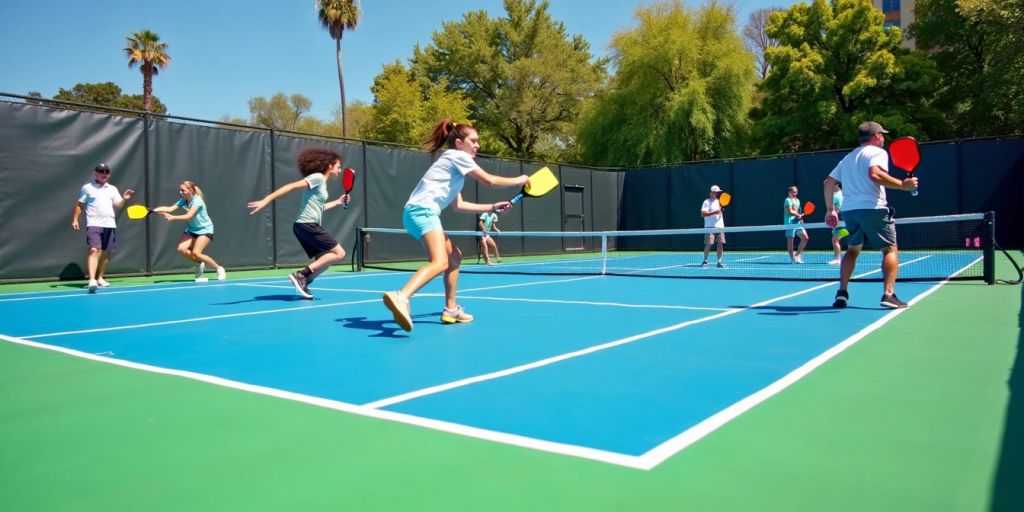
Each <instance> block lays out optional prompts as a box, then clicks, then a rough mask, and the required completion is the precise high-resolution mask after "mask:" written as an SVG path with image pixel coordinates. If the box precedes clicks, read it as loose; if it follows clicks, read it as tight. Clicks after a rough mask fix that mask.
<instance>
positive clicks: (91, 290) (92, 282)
mask: <svg viewBox="0 0 1024 512" xmlns="http://www.w3.org/2000/svg"><path fill="white" fill-rule="evenodd" d="M97 286H99V283H97V282H96V280H95V279H90V280H89V293H96V287H97Z"/></svg>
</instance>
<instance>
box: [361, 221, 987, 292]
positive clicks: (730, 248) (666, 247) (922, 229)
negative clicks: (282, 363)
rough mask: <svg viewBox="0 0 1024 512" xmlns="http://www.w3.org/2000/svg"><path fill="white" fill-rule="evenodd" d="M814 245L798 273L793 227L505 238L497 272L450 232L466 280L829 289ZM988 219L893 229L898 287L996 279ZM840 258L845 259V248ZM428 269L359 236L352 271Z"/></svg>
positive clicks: (366, 232)
mask: <svg viewBox="0 0 1024 512" xmlns="http://www.w3.org/2000/svg"><path fill="white" fill-rule="evenodd" d="M800 226H802V227H803V228H804V229H806V230H807V233H808V235H809V237H810V244H809V245H808V248H807V250H805V252H804V253H803V254H802V257H801V259H802V261H803V263H802V264H800V263H794V262H793V261H792V259H791V258H790V256H789V255H788V253H787V251H786V236H787V234H789V231H790V230H792V229H793V228H794V226H793V225H777V226H742V227H726V228H720V229H704V228H699V229H659V230H643V231H503V232H501V233H492V236H493V237H494V239H495V241H496V242H497V244H498V247H499V251H500V254H501V262H500V263H497V261H498V258H497V257H496V256H494V255H492V258H491V259H492V262H494V264H492V265H486V264H485V263H484V260H483V258H481V257H480V253H481V248H480V245H479V237H480V235H481V233H479V232H476V231H446V234H447V235H448V237H449V238H450V239H451V241H452V243H454V244H455V245H456V246H457V247H459V249H460V250H461V251H462V253H463V262H462V270H461V271H462V272H463V273H506V274H551V275H617V276H642V277H670V278H701V279H704V278H707V279H750V280H794V281H831V280H836V279H838V276H839V265H837V264H834V263H830V261H832V260H833V259H834V254H833V250H832V247H831V239H832V235H833V230H832V228H829V227H827V226H826V225H825V224H824V223H814V224H802V225H800ZM993 226H994V214H993V213H991V212H990V213H986V214H964V215H945V216H935V217H915V218H904V219H896V231H897V244H898V248H899V258H900V271H899V279H900V280H903V281H909V280H916V281H933V280H943V279H957V280H970V279H976V280H985V281H988V282H992V280H993V279H994V277H993V275H994V263H993V261H994V257H995V256H994V249H993V238H994V237H993V232H994V230H993ZM714 233H724V234H725V237H726V244H725V246H724V247H725V252H724V258H723V261H722V263H723V267H722V268H719V267H718V266H717V258H716V246H715V245H714V244H712V246H711V248H710V251H709V254H708V259H707V265H704V261H705V259H704V246H705V242H706V241H707V240H708V237H709V235H711V234H714ZM842 248H843V250H844V252H845V249H846V240H845V239H844V240H843V243H842ZM425 261H426V254H425V251H424V249H423V247H422V246H421V245H420V243H419V242H418V241H416V240H414V239H413V238H412V237H411V236H409V234H408V233H406V232H405V230H404V229H389V228H359V233H358V234H357V243H356V250H355V256H354V264H355V266H356V267H357V268H366V269H385V270H404V271H411V270H415V269H416V268H418V267H419V266H421V265H423V264H424V263H425ZM880 264H881V254H880V252H879V251H878V250H877V249H875V248H873V247H871V246H870V244H865V246H864V249H863V251H862V252H861V254H860V257H859V258H858V259H857V266H856V270H855V272H854V280H857V281H879V280H881V279H882V273H881V270H880Z"/></svg>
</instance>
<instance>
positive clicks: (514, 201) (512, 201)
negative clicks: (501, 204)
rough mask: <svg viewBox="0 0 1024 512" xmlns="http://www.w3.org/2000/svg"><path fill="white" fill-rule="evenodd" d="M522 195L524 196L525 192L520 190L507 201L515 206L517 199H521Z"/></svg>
mask: <svg viewBox="0 0 1024 512" xmlns="http://www.w3.org/2000/svg"><path fill="white" fill-rule="evenodd" d="M524 196H525V192H520V193H518V194H516V196H515V197H513V198H512V200H511V201H509V202H510V203H512V206H515V204H516V203H518V202H519V201H522V200H523V197H524Z"/></svg>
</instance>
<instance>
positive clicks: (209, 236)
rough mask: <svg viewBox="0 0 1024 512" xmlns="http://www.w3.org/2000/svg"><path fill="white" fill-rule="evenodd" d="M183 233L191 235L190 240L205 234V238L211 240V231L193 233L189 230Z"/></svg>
mask: <svg viewBox="0 0 1024 512" xmlns="http://www.w3.org/2000/svg"><path fill="white" fill-rule="evenodd" d="M185 234H186V235H188V236H190V237H192V240H195V239H196V238H199V237H201V236H205V237H206V238H209V239H210V241H211V242H212V241H213V233H193V232H191V231H186V232H185Z"/></svg>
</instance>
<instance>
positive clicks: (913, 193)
mask: <svg viewBox="0 0 1024 512" xmlns="http://www.w3.org/2000/svg"><path fill="white" fill-rule="evenodd" d="M910 195H912V196H916V195H917V189H916V188H915V189H914V190H911V191H910Z"/></svg>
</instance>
